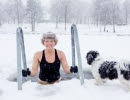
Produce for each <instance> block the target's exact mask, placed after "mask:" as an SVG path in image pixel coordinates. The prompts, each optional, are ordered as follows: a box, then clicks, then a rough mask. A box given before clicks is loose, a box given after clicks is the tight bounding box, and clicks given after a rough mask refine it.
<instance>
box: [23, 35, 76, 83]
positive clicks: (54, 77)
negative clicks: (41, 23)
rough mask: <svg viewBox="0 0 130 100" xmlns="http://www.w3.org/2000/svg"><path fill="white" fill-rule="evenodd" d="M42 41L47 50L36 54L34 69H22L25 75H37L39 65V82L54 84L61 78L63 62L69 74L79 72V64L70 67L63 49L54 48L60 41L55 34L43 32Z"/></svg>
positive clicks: (64, 68)
mask: <svg viewBox="0 0 130 100" xmlns="http://www.w3.org/2000/svg"><path fill="white" fill-rule="evenodd" d="M41 42H42V44H43V45H44V46H45V50H42V51H38V52H36V53H35V54H34V58H33V65H32V69H31V71H30V70H29V69H27V70H22V75H23V77H26V76H27V75H29V76H32V77H33V76H35V75H36V74H37V72H38V66H40V72H39V78H38V82H39V83H41V84H53V83H55V82H58V81H59V80H60V64H62V67H63V70H64V71H65V72H66V73H68V74H70V73H73V72H74V73H77V72H78V68H77V66H74V67H69V65H68V63H67V60H66V56H65V54H64V53H63V51H60V50H57V49H55V48H54V47H55V45H56V44H57V42H58V40H57V37H56V35H55V34H53V33H47V34H43V37H42V39H41Z"/></svg>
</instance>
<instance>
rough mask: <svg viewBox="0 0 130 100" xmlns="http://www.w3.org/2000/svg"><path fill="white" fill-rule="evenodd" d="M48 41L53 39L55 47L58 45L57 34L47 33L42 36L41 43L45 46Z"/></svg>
mask: <svg viewBox="0 0 130 100" xmlns="http://www.w3.org/2000/svg"><path fill="white" fill-rule="evenodd" d="M46 39H53V40H54V42H55V45H56V44H57V42H58V39H57V36H56V34H55V33H52V32H47V33H45V34H43V35H42V39H41V42H42V44H43V45H44V41H45V40H46Z"/></svg>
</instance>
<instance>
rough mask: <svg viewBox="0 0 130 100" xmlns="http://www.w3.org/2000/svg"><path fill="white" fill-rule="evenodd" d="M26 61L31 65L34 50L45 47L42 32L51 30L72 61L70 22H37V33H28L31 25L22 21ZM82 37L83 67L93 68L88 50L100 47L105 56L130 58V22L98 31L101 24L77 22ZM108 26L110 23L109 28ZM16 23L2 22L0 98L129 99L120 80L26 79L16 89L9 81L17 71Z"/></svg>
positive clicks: (7, 99) (21, 99)
mask: <svg viewBox="0 0 130 100" xmlns="http://www.w3.org/2000/svg"><path fill="white" fill-rule="evenodd" d="M22 27H23V31H24V33H26V34H24V38H25V47H26V56H27V65H28V67H31V64H32V58H33V54H34V53H35V52H36V51H39V50H42V49H44V47H43V46H42V45H41V42H40V39H41V36H42V33H45V32H47V31H52V32H55V33H57V36H58V40H59V42H58V44H57V46H56V48H57V49H60V50H62V51H64V52H65V54H66V57H67V61H68V63H69V65H71V41H70V39H71V36H70V25H68V26H67V31H64V27H63V24H61V25H59V29H55V26H54V24H50V23H48V24H43V25H42V24H39V25H37V31H36V33H37V34H29V33H30V28H29V25H23V26H22ZM77 27H78V31H79V41H80V47H81V48H80V49H81V57H82V64H83V69H84V70H87V69H90V66H88V65H87V63H86V60H85V56H86V53H87V52H88V51H89V50H97V51H99V53H100V54H101V55H102V57H103V58H105V59H110V60H121V59H127V60H130V46H129V43H130V36H128V35H125V36H120V35H119V34H121V35H123V34H130V28H129V26H124V27H121V26H120V27H119V26H118V27H117V33H115V34H113V33H112V32H111V31H110V32H108V33H103V32H99V28H96V27H94V26H88V25H78V26H77ZM108 29H109V30H111V29H110V27H109V28H108ZM15 31H16V25H3V26H2V27H1V28H0V100H9V99H12V100H17V99H19V100H23V99H31V100H36V99H37V100H41V99H42V100H43V99H44V100H51V99H53V100H72V99H73V100H79V99H80V100H85V99H88V100H104V99H105V100H122V99H124V100H129V98H130V91H128V90H127V88H126V87H125V86H124V85H122V84H121V83H120V82H119V81H118V80H114V81H108V82H107V83H105V84H103V85H102V86H96V85H95V84H94V82H95V80H94V79H89V80H88V79H85V84H84V85H83V86H81V85H80V81H79V80H78V79H72V80H68V81H61V82H59V83H55V84H53V85H40V84H38V83H36V82H30V81H28V82H26V83H24V84H23V90H22V91H18V90H17V83H16V82H11V81H8V78H9V77H10V75H11V76H12V75H13V74H14V76H15V74H16V34H12V33H15Z"/></svg>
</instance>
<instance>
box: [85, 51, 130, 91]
mask: <svg viewBox="0 0 130 100" xmlns="http://www.w3.org/2000/svg"><path fill="white" fill-rule="evenodd" d="M86 59H87V63H88V64H89V65H91V66H92V74H93V77H94V78H95V79H96V84H97V85H100V84H102V83H104V82H105V81H106V80H107V79H109V80H113V79H117V78H118V79H119V80H120V82H121V83H125V84H127V86H128V88H129V89H130V62H128V61H121V62H115V61H106V60H103V59H102V58H101V56H100V55H99V53H98V52H97V51H89V52H88V53H87V55H86Z"/></svg>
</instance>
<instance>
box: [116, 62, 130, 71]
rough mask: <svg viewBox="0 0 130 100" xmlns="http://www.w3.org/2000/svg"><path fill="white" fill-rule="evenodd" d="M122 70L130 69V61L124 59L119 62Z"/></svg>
mask: <svg viewBox="0 0 130 100" xmlns="http://www.w3.org/2000/svg"><path fill="white" fill-rule="evenodd" d="M119 68H120V70H127V71H130V61H127V60H122V61H120V62H119Z"/></svg>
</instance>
